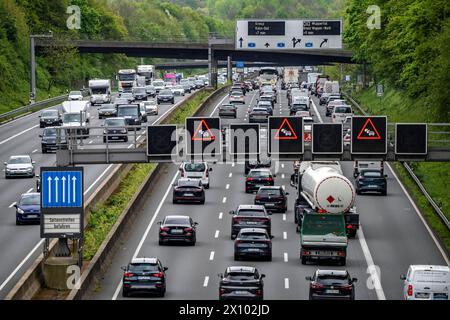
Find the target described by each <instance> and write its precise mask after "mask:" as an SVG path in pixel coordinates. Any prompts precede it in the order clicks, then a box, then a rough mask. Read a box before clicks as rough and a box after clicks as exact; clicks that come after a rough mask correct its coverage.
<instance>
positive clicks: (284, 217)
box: [283, 213, 286, 221]
mask: <svg viewBox="0 0 450 320" xmlns="http://www.w3.org/2000/svg"><path fill="white" fill-rule="evenodd" d="M283 221H286V213H283Z"/></svg>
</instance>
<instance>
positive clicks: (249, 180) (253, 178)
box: [245, 168, 274, 193]
mask: <svg viewBox="0 0 450 320" xmlns="http://www.w3.org/2000/svg"><path fill="white" fill-rule="evenodd" d="M273 185H274V179H273V176H272V173H271V172H270V169H264V168H258V169H252V170H250V172H249V173H248V175H247V177H246V179H245V192H246V193H253V192H255V191H258V190H259V188H260V187H263V186H273Z"/></svg>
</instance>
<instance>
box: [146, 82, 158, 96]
mask: <svg viewBox="0 0 450 320" xmlns="http://www.w3.org/2000/svg"><path fill="white" fill-rule="evenodd" d="M145 92H146V93H147V97H152V98H155V97H156V89H155V87H154V86H151V85H150V86H146V87H145Z"/></svg>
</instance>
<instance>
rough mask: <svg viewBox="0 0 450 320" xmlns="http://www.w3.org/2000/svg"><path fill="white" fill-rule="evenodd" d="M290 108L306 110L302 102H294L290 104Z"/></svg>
mask: <svg viewBox="0 0 450 320" xmlns="http://www.w3.org/2000/svg"><path fill="white" fill-rule="evenodd" d="M292 109H295V110H303V111H308V107H307V106H306V105H304V104H294V105H292Z"/></svg>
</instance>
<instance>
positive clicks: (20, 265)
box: [0, 95, 188, 299]
mask: <svg viewBox="0 0 450 320" xmlns="http://www.w3.org/2000/svg"><path fill="white" fill-rule="evenodd" d="M187 97H188V95H186V96H185V97H179V96H177V97H175V106H176V105H177V104H178V103H179V102H180V101H182V100H183V99H185V98H187ZM88 98H89V97H88ZM88 98H85V99H88ZM172 107H174V105H172V104H161V105H160V109H159V114H158V115H156V116H149V117H148V123H149V124H152V123H156V122H157V121H159V119H160V118H161V117H162V116H163V115H164V113H166V112H167V111H168V110H169V109H171V108H172ZM51 108H55V107H51ZM51 108H49V109H51ZM57 108H59V109H61V106H57ZM97 109H98V107H92V109H91V121H90V125H91V126H100V125H101V124H102V123H103V120H99V119H98V113H97ZM39 114H40V111H39V112H35V113H32V114H30V115H27V116H24V117H22V118H19V119H17V120H14V121H11V122H9V123H6V124H4V125H2V126H0V161H1V163H3V162H5V161H7V160H8V158H9V157H10V156H12V155H22V154H29V155H31V156H32V158H33V160H34V161H36V169H37V170H36V174H38V173H39V167H41V166H54V165H55V162H56V155H55V154H54V153H53V154H42V152H41V139H40V138H39V134H41V133H42V131H43V129H40V128H39V117H38V116H39ZM144 133H145V132H142V134H144ZM98 139H99V138H97V140H98ZM130 140H131V141H133V139H132V138H131V137H130ZM93 142H94V141H93V140H92V139H87V140H85V143H86V145H89V144H90V143H91V144H93ZM112 168H113V165H91V166H85V171H84V172H85V175H84V186H85V190H84V196H85V199H87V198H88V197H89V196H90V195H91V193H92V192H94V191H95V189H96V187H97V186H98V185H99V183H100V182H101V181H102V180H103V179H104V178H105V177H106V176H107V175H108V173H109V171H110V170H111V169H112ZM2 170H3V171H4V166H3V167H2ZM35 187H36V179H10V180H5V178H4V174H3V173H2V175H1V177H0V190H2V192H1V194H0V208H1V214H0V256H1V258H0V299H3V298H4V297H5V296H6V295H7V293H8V292H9V290H10V289H11V288H12V287H13V286H14V284H15V283H16V282H17V280H18V279H19V278H20V277H21V276H22V274H23V272H25V271H26V270H27V268H28V267H29V266H30V265H31V263H32V262H33V261H34V260H35V259H36V257H37V256H38V255H39V254H40V253H42V249H43V243H44V241H43V240H41V238H40V234H39V226H38V225H25V226H16V224H15V208H14V207H13V205H14V204H15V203H16V202H17V201H18V200H19V198H20V195H21V194H22V193H25V192H32V191H34V190H35V189H34V188H35Z"/></svg>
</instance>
